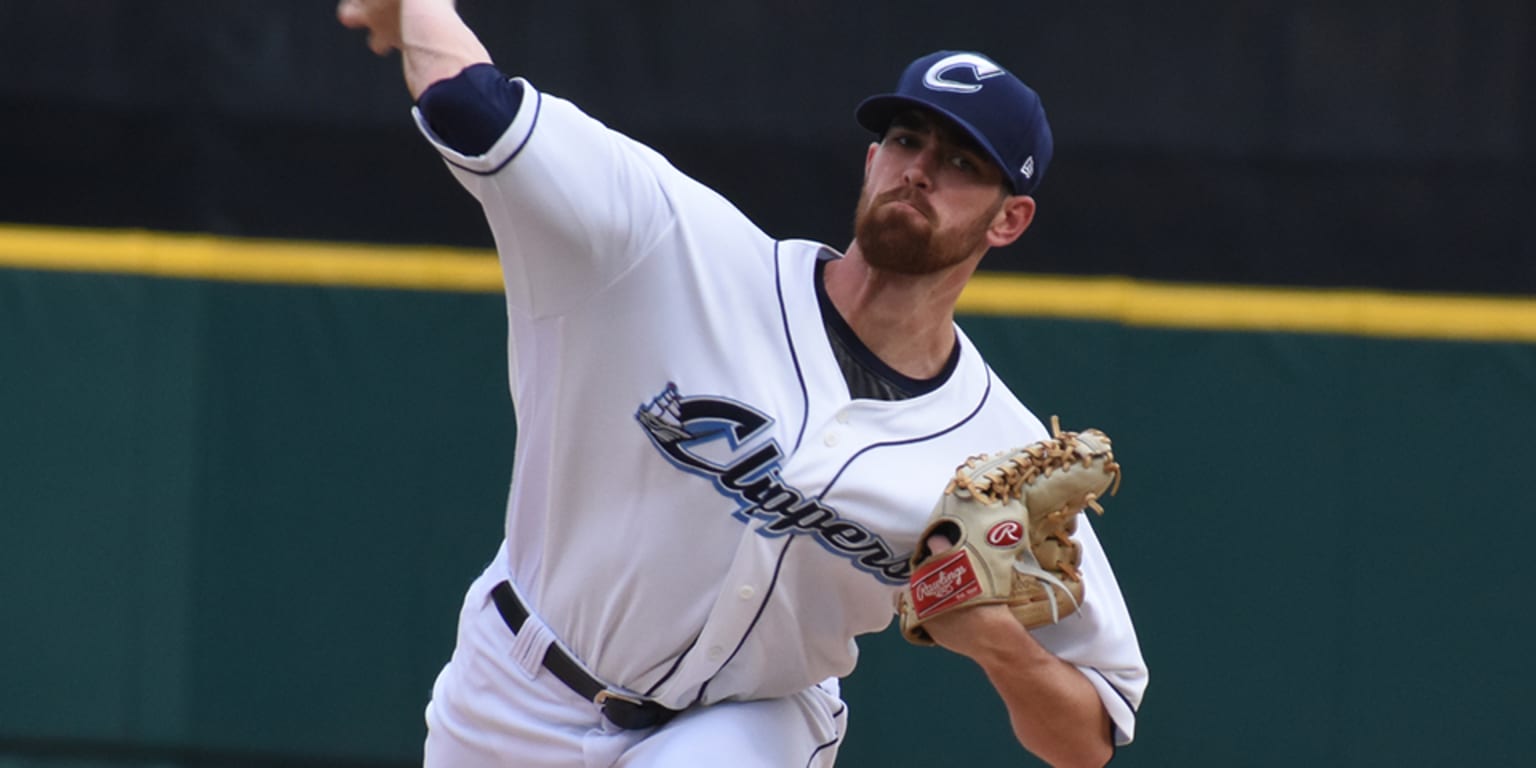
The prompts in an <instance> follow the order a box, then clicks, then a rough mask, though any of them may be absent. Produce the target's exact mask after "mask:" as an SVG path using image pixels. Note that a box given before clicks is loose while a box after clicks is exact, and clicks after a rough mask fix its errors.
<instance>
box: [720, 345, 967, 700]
mask: <svg viewBox="0 0 1536 768" xmlns="http://www.w3.org/2000/svg"><path fill="white" fill-rule="evenodd" d="M796 371H797V373H798V367H797V369H796ZM802 386H803V379H802ZM991 395H992V369H990V368H988V369H987V387H986V389H984V390H983V391H982V393H981V399H980V400H978V401H977V402H976V407H975V408H973V409H972V410H971V412H970V413H968V414H966V415H965V418H962V419H960V420H959V421H957V422H955V423H954V424H951V425H949V426H948V427H945V428H944V429H941V430H939V431H937V432H934V433H932V434H929V435H923V436H921V437H914V438H911V439H909V440H891V441H888V442H884V443H874V444H872V445H867V446H864V447H863V448H861V449H859V450H858V452H856V453H854V454H853V455H852V456H850V457H848V461H846V462H844V463H843V466H842V467H840V468H839V469H838V470H837V474H835V475H833V476H832V479H831V480H830V481H828V483H827V487H825V488H823V489H822V490H821V493H818V494H816V500H817V501H821V500H823V499H825V498H826V496H827V493H828V492H829V491H831V490H832V486H833V485H834V484H836V483H837V480H838V478H840V477H842V476H843V472H845V471H846V470H847V469H848V467H849V466H850V465H852V464H853V462H854V461H856V460H857V459H858V458H859V457H860V456H863V455H864V454H865V453H868V452H869V451H871V450H874V449H876V448H885V447H890V446H894V445H911V444H913V443H921V442H924V441H927V440H932V439H934V438H936V437H940V436H942V435H947V434H949V433H950V432H953V431H955V430H956V429H959V428H960V427H961V426H963V425H964V424H965V423H966V422H969V421H970V420H971V419H974V418H976V414H978V413H981V409H982V406H984V405H986V404H987V398H989V397H991ZM798 538H800V535H799V534H796V535H793V536H789V537H787V540H786V541H785V542H784V548H783V549H782V550H779V561H778V562H777V563H775V564H774V567H773V578H772V579H771V580H770V581H769V582H768V589H766V590H764V592H763V601H762V602H761V603H758V606H757V615H755V616H753V617H752V623H750V624H748V625H747V631H746V632H743V633H742V635H741V640H740V641H739V642H737V643H736V649H735V650H733V651H731V655H730V657H729V658H727V659H726V660H725V663H724V664H721V665H720V668H719V669H716V670H715V673H714V674H713V675H710V676H709V679H708V680H705V681H704V685H702V686H699V695H698V696H697V697H696V698H695V699H694V703H695V704H697V703H698V702H700V701H703V699H704V691H705V690H706V689H708V688H709V684H710V683H711V682H714V679H715V678H716V677H719V675H720V673H721V672H723V671H725V668H726V667H727V666H730V663H731V661H732V660H734V659H735V658H736V654H738V653H740V652H741V649H742V647H743V646H745V645H746V644H747V638H748V637H751V636H752V630H754V629H756V628H757V622H758V620H759V619H761V618H762V617H763V611H764V610H766V609H767V608H768V599H769V598H770V597H772V596H773V591H774V589H775V588H777V587H778V585H779V573H780V572H781V571H782V570H783V568H784V556H785V555H787V554H789V545H791V544H793V543H795V540H796V539H798Z"/></svg>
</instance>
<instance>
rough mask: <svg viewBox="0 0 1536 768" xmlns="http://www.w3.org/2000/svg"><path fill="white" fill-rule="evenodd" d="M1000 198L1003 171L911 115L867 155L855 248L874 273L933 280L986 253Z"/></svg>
mask: <svg viewBox="0 0 1536 768" xmlns="http://www.w3.org/2000/svg"><path fill="white" fill-rule="evenodd" d="M1006 198H1007V189H1006V188H1005V187H1004V186H1003V174H1002V170H1001V169H999V168H998V167H997V166H996V165H995V164H994V163H993V162H992V161H991V159H989V158H988V156H987V155H986V154H985V153H984V152H983V151H982V150H981V148H980V147H977V146H975V144H974V143H972V142H971V141H970V140H969V139H968V137H966V136H965V135H964V134H962V133H960V132H959V131H958V130H956V129H954V128H952V127H951V126H949V125H948V124H946V123H944V122H942V121H940V120H939V119H938V118H936V117H934V116H932V115H930V114H928V113H926V112H922V111H919V110H912V111H909V112H905V113H902V114H901V115H898V116H897V118H896V120H895V121H893V122H892V123H891V127H890V129H889V130H887V131H886V134H885V137H884V138H883V139H882V140H881V142H880V144H879V145H877V146H876V147H875V148H874V149H873V150H872V151H871V154H870V156H869V158H868V163H867V170H866V173H865V179H864V189H863V191H862V192H860V194H859V204H858V209H857V211H856V213H855V216H854V240H855V242H857V243H858V245H859V250H860V251H861V252H862V253H863V255H864V259H865V260H866V261H867V262H869V264H870V265H871V266H873V267H876V268H878V269H883V270H886V271H889V272H897V273H901V274H912V275H920V274H929V273H933V272H938V271H941V270H944V269H947V268H949V267H952V266H954V265H955V264H958V263H960V262H963V261H965V260H967V259H969V258H971V257H973V256H977V255H979V254H981V253H983V252H985V250H986V249H987V247H988V245H989V242H988V230H989V228H990V227H991V226H992V223H993V222H994V220H995V219H996V218H997V216H998V212H999V211H1000V210H1001V209H1002V206H1003V203H1004V201H1005V200H1006Z"/></svg>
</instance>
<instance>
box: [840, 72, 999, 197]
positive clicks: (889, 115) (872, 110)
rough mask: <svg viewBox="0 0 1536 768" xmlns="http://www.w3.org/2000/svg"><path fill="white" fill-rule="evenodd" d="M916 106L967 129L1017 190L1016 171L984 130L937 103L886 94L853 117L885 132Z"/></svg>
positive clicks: (862, 106)
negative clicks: (898, 118) (990, 141)
mask: <svg viewBox="0 0 1536 768" xmlns="http://www.w3.org/2000/svg"><path fill="white" fill-rule="evenodd" d="M913 108H915V109H923V110H927V111H929V112H932V113H934V114H937V115H939V116H941V117H943V118H944V119H946V120H948V121H949V122H950V123H952V124H953V125H955V126H958V127H959V128H960V130H962V131H964V132H965V135H966V136H969V137H970V139H971V141H972V142H974V143H975V144H976V146H978V147H980V148H981V150H982V151H983V152H986V153H987V157H990V158H992V162H993V163H995V164H996V165H997V167H998V169H999V170H1001V171H1002V172H1003V179H1004V180H1006V181H1007V182H1008V187H1009V189H1012V190H1013V191H1014V192H1015V193H1017V192H1018V185H1017V184H1016V183H1015V180H1014V178H1013V174H1012V173H1009V172H1008V164H1007V163H1005V162H1003V158H1002V155H999V154H998V153H997V150H996V149H995V148H993V146H992V144H991V143H989V142H988V141H987V139H986V137H985V136H982V135H981V131H978V130H976V127H975V126H973V125H971V124H970V123H968V122H966V121H965V120H963V119H961V118H960V116H959V115H956V114H955V113H953V112H951V111H949V110H947V109H945V108H943V107H941V106H938V105H937V104H933V103H931V102H927V101H923V100H922V99H914V98H912V97H910V96H902V95H900V94H896V93H883V94H879V95H876V96H871V97H869V98H867V99H865V100H863V101H861V102H859V106H858V107H857V108H855V109H854V112H853V117H854V119H855V120H858V121H859V125H861V126H864V128H866V129H868V130H870V131H873V132H875V133H878V134H882V135H883V134H884V133H885V130H886V129H887V128H889V127H891V121H892V120H894V119H896V115H897V113H899V112H901V111H902V110H903V109H913Z"/></svg>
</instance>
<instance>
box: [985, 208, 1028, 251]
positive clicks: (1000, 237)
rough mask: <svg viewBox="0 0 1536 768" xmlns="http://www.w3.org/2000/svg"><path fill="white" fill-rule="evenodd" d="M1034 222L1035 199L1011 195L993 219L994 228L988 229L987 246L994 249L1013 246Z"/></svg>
mask: <svg viewBox="0 0 1536 768" xmlns="http://www.w3.org/2000/svg"><path fill="white" fill-rule="evenodd" d="M1034 220H1035V199H1034V198H1033V197H1030V196H1029V195H1009V196H1008V197H1006V198H1004V199H1003V206H1002V207H1001V208H999V209H998V211H997V215H996V216H994V217H992V226H991V227H989V228H987V244H988V245H990V246H992V247H993V248H1001V247H1003V246H1005V245H1009V244H1012V243H1013V241H1015V240H1017V239H1019V236H1020V235H1023V234H1024V230H1026V229H1029V225H1030V224H1031V223H1033V222H1034Z"/></svg>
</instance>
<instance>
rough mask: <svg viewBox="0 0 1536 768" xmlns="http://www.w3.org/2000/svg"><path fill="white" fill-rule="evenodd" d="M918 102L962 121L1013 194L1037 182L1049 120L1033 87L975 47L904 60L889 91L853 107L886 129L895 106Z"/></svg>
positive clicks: (867, 123)
mask: <svg viewBox="0 0 1536 768" xmlns="http://www.w3.org/2000/svg"><path fill="white" fill-rule="evenodd" d="M909 107H922V108H925V109H931V110H933V111H934V112H937V113H939V114H940V115H943V116H944V117H946V118H949V119H950V120H951V121H953V122H954V123H955V124H956V125H958V126H960V128H961V129H963V130H964V131H965V132H966V133H967V134H969V135H970V137H971V138H972V139H975V140H976V143H977V144H979V145H981V148H982V149H984V150H986V152H987V154H988V155H990V156H991V157H992V160H993V161H994V162H996V163H997V164H998V166H999V167H1000V168H1002V169H1003V173H1004V175H1005V176H1006V177H1007V178H1008V181H1009V184H1010V185H1011V186H1012V187H1013V192H1014V194H1017V195H1027V194H1031V193H1033V192H1034V191H1035V188H1036V187H1039V186H1040V180H1041V179H1042V178H1044V177H1045V167H1046V166H1047V165H1049V164H1050V162H1051V147H1052V141H1051V126H1050V123H1047V122H1046V120H1045V107H1044V106H1042V105H1041V104H1040V97H1039V95H1037V94H1036V93H1035V92H1034V90H1033V89H1031V88H1030V87H1029V86H1027V85H1025V84H1024V82H1023V81H1022V80H1020V79H1019V78H1017V77H1015V76H1014V75H1013V73H1011V72H1009V71H1008V70H1006V69H1003V68H1002V67H1001V66H999V65H998V64H997V63H996V62H994V61H992V60H991V59H989V58H987V57H986V56H983V55H981V54H979V53H973V52H970V51H936V52H934V53H930V54H928V55H927V56H924V57H922V58H920V59H918V60H916V61H914V62H912V63H911V64H908V65H907V69H906V71H905V72H902V73H901V79H900V80H899V81H897V83H896V90H895V91H894V92H892V93H882V94H878V95H875V96H871V97H869V98H867V99H865V100H864V101H863V102H862V103H860V104H859V108H858V109H857V110H856V111H855V112H854V116H855V117H857V118H858V121H859V125H862V126H864V127H865V128H868V129H869V130H871V131H874V132H875V133H879V134H884V133H885V130H886V129H887V128H889V127H890V125H891V120H892V119H893V118H894V117H895V116H896V114H897V113H898V112H900V111H901V110H903V109H906V108H909Z"/></svg>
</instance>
